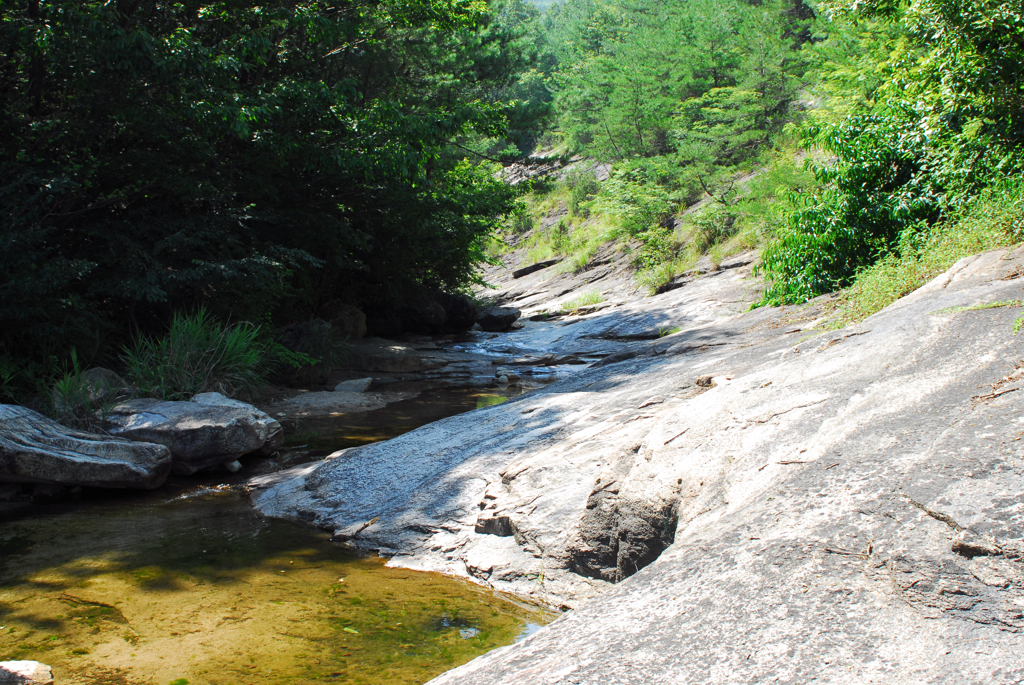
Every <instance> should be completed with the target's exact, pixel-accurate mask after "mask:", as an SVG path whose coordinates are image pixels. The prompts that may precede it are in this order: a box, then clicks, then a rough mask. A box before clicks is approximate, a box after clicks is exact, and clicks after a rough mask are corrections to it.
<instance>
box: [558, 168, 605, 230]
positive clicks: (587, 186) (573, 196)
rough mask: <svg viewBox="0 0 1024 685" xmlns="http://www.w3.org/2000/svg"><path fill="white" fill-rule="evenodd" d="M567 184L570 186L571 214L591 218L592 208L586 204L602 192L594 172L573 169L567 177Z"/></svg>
mask: <svg viewBox="0 0 1024 685" xmlns="http://www.w3.org/2000/svg"><path fill="white" fill-rule="evenodd" d="M565 184H566V185H567V186H569V213H570V214H573V215H574V216H576V215H578V216H582V217H583V218H586V217H588V216H590V207H589V206H588V205H587V204H586V203H587V202H588V201H589V200H591V199H592V198H593V197H594V196H595V195H597V193H598V191H600V190H601V184H600V183H599V182H598V180H597V177H596V176H595V175H594V172H592V171H590V170H587V169H579V168H576V169H573V170H572V171H570V172H569V173H568V174H567V175H566V177H565Z"/></svg>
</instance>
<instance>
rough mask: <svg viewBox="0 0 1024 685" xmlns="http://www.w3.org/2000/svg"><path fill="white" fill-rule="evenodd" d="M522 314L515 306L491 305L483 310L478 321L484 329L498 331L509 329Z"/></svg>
mask: <svg viewBox="0 0 1024 685" xmlns="http://www.w3.org/2000/svg"><path fill="white" fill-rule="evenodd" d="M521 314H522V312H520V311H519V310H518V309H516V308H514V307H491V308H489V309H485V310H484V311H483V312H481V313H480V317H479V318H478V319H477V320H476V322H477V323H478V324H480V328H482V329H483V330H485V331H491V332H492V333H496V332H499V331H506V330H508V329H509V328H510V327H511V326H512V324H514V323H515V322H516V321H518V320H519V317H520V315H521Z"/></svg>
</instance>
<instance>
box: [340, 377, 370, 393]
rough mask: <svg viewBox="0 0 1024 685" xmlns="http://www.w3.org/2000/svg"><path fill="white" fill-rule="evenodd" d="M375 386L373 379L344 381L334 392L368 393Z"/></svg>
mask: <svg viewBox="0 0 1024 685" xmlns="http://www.w3.org/2000/svg"><path fill="white" fill-rule="evenodd" d="M371 385H373V379H372V378H359V379H356V380H354V381H342V382H341V383H338V384H337V385H336V386H334V392H366V391H367V390H369V389H370V386H371Z"/></svg>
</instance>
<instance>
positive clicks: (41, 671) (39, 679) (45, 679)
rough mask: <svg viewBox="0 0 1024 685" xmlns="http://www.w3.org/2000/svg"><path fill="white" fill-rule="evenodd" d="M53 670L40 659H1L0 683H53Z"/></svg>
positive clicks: (49, 684)
mask: <svg viewBox="0 0 1024 685" xmlns="http://www.w3.org/2000/svg"><path fill="white" fill-rule="evenodd" d="M51 683H53V671H52V670H51V669H50V667H49V666H47V665H46V664H41V663H39V662H38V661H0V685H51Z"/></svg>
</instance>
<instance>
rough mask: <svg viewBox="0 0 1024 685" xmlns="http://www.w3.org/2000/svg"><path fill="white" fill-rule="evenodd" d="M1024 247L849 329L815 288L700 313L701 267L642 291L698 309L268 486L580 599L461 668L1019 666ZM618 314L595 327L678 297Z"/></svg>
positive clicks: (458, 678) (876, 672)
mask: <svg viewBox="0 0 1024 685" xmlns="http://www.w3.org/2000/svg"><path fill="white" fill-rule="evenodd" d="M1021 271H1024V249H1018V250H1015V251H1012V252H1008V251H999V252H995V253H990V254H986V255H981V256H978V257H973V258H969V259H966V260H963V261H961V262H960V263H958V264H957V265H955V266H954V267H953V268H952V269H951V270H950V271H949V272H947V273H946V274H944V275H943V276H941V277H939V278H937V279H936V280H935V281H934V282H932V283H931V284H929V285H927V286H926V287H924V288H922V289H920V290H918V291H917V292H915V293H913V294H912V295H910V296H908V297H905V298H904V299H902V300H900V301H899V302H897V303H895V304H894V305H892V306H890V307H889V308H887V309H886V310H884V311H882V312H880V313H878V314H876V315H875V316H873V317H870V318H869V319H867V320H865V321H864V322H862V323H860V324H857V325H856V326H853V327H850V328H847V329H842V330H838V331H827V330H824V329H823V328H822V327H820V326H818V325H817V324H816V319H817V317H819V316H820V314H821V308H820V306H811V307H805V308H783V309H774V310H773V309H759V310H755V311H752V312H747V313H743V314H738V315H735V316H731V317H729V318H725V319H718V320H717V321H716V320H708V319H707V317H706V316H705V314H706V309H704V307H705V304H704V303H705V302H706V297H705V296H703V295H702V296H701V297H699V298H693V297H692V296H690V295H688V294H687V292H688V290H690V288H691V286H689V285H687V286H684V287H682V288H679V289H677V290H674V291H672V292H670V293H666V294H665V295H661V296H659V298H665V299H663V300H662V299H659V298H652V300H651V302H650V304H649V305H648V307H649V308H653V307H656V306H657V303H658V302H671V303H680V302H683V303H685V302H688V301H689V302H692V305H690V309H684V310H680V309H678V307H677V308H676V309H674V310H673V311H674V313H673V316H674V317H676V318H675V319H673V320H674V321H676V322H679V323H680V324H682V325H679V330H677V331H673V332H672V333H671V334H669V335H666V336H665V337H664V338H659V339H655V340H651V341H646V342H634V343H629V345H630V347H629V348H628V349H626V350H623V351H622V352H621V353H620V355H621V356H620V358H619V361H617V362H616V361H614V360H611V359H610V358H609V360H606V363H604V364H603V365H601V366H599V367H596V368H591V369H588V370H585V371H583V372H581V373H579V374H577V375H575V376H572V377H570V378H567V379H565V380H562V381H559V382H558V383H555V384H554V385H551V386H549V387H547V388H545V389H543V390H539V391H536V392H534V393H531V394H529V395H526V396H524V397H522V398H520V399H518V400H513V401H511V402H508V403H506V404H503V405H500V406H498V407H493V408H489V409H484V410H479V411H476V412H472V413H471V414H468V415H462V416H458V417H454V418H451V419H447V420H445V421H440V422H437V423H434V424H431V425H429V426H425V427H424V428H421V429H419V430H417V431H414V432H413V433H410V434H407V435H405V436H402V437H400V438H397V439H395V440H391V441H389V442H387V443H384V444H381V445H371V446H367V447H360V448H355V449H351V450H347V451H345V452H343V453H342V454H339V455H335V456H334V458H332V459H328V460H327V461H325V462H324V463H323V464H321V465H320V466H318V467H309V466H307V467H305V470H304V471H303V472H296V473H295V474H294V477H293V478H290V479H288V478H284V479H282V480H279V481H276V482H275V483H273V484H271V485H270V486H269V487H267V488H266V489H264V490H260V491H258V492H256V493H254V501H255V503H256V504H257V506H258V507H260V508H261V509H263V510H264V511H265V512H267V513H271V514H275V515H279V516H287V517H290V518H294V519H297V520H302V521H306V522H310V523H314V524H315V525H318V526H320V527H323V528H326V529H329V530H336V531H342V532H343V534H344V535H346V536H348V540H349V544H351V545H353V546H355V547H358V548H361V549H376V550H380V551H381V552H382V553H383V554H385V555H387V556H392V557H393V558H392V560H391V562H390V563H392V564H395V565H403V566H408V567H412V568H420V569H429V570H438V571H443V572H447V573H455V574H462V575H467V576H469V577H472V578H474V579H475V580H477V581H478V582H482V583H486V584H488V585H490V586H493V587H495V588H497V589H501V590H508V591H512V592H516V593H519V594H522V595H528V596H533V597H536V598H539V599H543V600H546V601H549V602H552V603H555V604H564V605H568V606H576V607H577V608H576V609H575V610H574V611H572V612H571V613H569V614H567V615H566V616H564V617H562V618H561V619H559V620H558V621H555V622H554V623H553V624H551V625H550V626H548V627H546V628H544V629H542V630H540V631H538V632H537V633H536V634H534V635H533V636H531V637H530V638H528V639H526V640H525V641H523V642H520V643H518V644H516V645H514V646H512V647H509V648H505V649H501V650H496V651H494V652H491V653H490V654H488V655H486V656H484V657H481V658H480V659H477V660H475V661H473V662H470V663H469V664H467V665H465V666H462V667H460V668H458V669H455V670H454V671H451V672H449V673H447V674H445V675H443V676H441V677H439V678H438V679H437V680H436V681H434V682H436V683H438V684H442V685H456V684H459V685H461V684H467V685H468V684H470V683H474V684H475V683H483V682H486V683H494V684H496V685H511V684H512V683H531V684H532V683H537V684H548V683H594V684H597V683H647V682H667V683H671V682H680V683H681V682H687V683H690V682H709V683H719V682H770V681H776V680H778V681H788V682H808V681H811V680H816V681H820V682H869V681H875V682H885V681H888V682H894V681H899V682H964V683H1010V682H1018V681H1019V680H1020V679H1021V678H1022V677H1024V666H1022V665H1021V663H1022V662H1021V660H1020V656H1019V655H1020V646H1019V645H1020V632H1021V631H1022V630H1024V610H1022V609H1021V607H1024V524H1022V522H1021V518H1020V508H1021V495H1020V492H1021V487H1020V475H1019V473H1020V470H1021V468H1024V440H1022V437H1021V435H1022V433H1024V417H1022V413H1021V404H1020V397H1019V395H1020V393H1021V392H1024V337H1018V336H1016V335H1015V334H1014V330H1015V323H1014V322H1015V320H1016V319H1017V318H1018V317H1019V316H1020V315H1021V310H1020V307H1019V302H1020V301H1022V300H1024V280H1021V279H1019V278H1015V277H1014V276H1013V274H1019V273H1020V272H1021ZM725 273H728V272H725ZM732 278H734V276H721V275H719V276H713V277H708V280H706V281H704V283H705V285H701V280H698V281H696V282H695V285H694V286H693V287H695V288H698V289H699V288H706V287H708V285H706V284H713V283H725V282H726V281H723V280H722V279H732ZM705 292H706V291H705ZM688 298H689V299H688ZM624 310H626V308H625V307H623V308H622V309H620V310H618V311H615V312H608V313H605V312H603V313H600V314H596V315H594V316H593V318H592V319H591V323H590V324H588V325H589V327H590V328H591V330H593V329H595V328H597V327H604V328H603V330H608V331H616V332H619V333H622V332H627V331H631V330H639V329H640V327H642V326H647V325H649V324H648V323H645V322H650V321H658V320H659V317H661V318H660V320H664V319H665V317H664V316H663V315H658V314H657V313H656V312H653V311H650V309H649V310H648V311H647V313H646V314H644V315H643V316H641V312H640V311H639V310H637V309H633V310H632V311H630V312H625V311H624ZM685 315H688V316H690V317H691V318H690V321H691V323H690V324H689V325H687V324H686V322H685ZM630 317H632V318H630ZM559 335H561V336H563V337H564V335H565V333H564V329H563V330H561V331H559ZM365 522H372V524H371V525H363V528H362V529H361V530H359V531H358V532H355V530H356V529H355V528H353V526H356V525H362V524H364V523H365ZM979 652H981V653H983V656H982V657H979V656H978V653H979Z"/></svg>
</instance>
